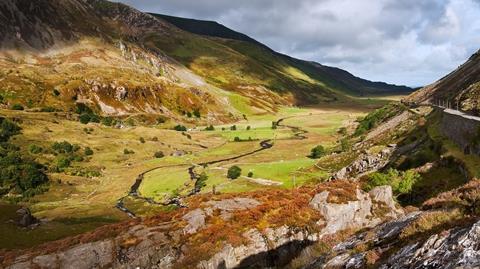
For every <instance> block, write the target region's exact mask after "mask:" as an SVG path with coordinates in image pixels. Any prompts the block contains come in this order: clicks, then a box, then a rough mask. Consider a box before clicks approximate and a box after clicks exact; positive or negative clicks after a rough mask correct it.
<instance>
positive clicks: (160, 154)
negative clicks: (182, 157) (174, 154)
mask: <svg viewBox="0 0 480 269" xmlns="http://www.w3.org/2000/svg"><path fill="white" fill-rule="evenodd" d="M153 156H154V157H155V158H157V159H160V158H163V157H165V154H163V152H162V151H157V152H155V154H154V155H153Z"/></svg>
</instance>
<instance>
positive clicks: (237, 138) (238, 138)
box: [233, 136, 242, 142]
mask: <svg viewBox="0 0 480 269" xmlns="http://www.w3.org/2000/svg"><path fill="white" fill-rule="evenodd" d="M233 141H235V142H242V139H240V137H238V136H235V138H234V139H233Z"/></svg>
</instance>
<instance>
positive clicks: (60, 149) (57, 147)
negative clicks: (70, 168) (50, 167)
mask: <svg viewBox="0 0 480 269" xmlns="http://www.w3.org/2000/svg"><path fill="white" fill-rule="evenodd" d="M77 147H78V146H77ZM52 149H53V150H54V151H55V152H56V153H73V152H74V149H76V147H75V148H74V146H73V145H72V144H70V143H68V142H67V141H63V142H55V143H53V145H52Z"/></svg>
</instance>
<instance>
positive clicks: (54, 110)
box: [40, 106, 58, 112]
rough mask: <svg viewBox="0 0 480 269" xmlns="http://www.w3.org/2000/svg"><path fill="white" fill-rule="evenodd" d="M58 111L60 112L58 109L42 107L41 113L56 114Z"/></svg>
mask: <svg viewBox="0 0 480 269" xmlns="http://www.w3.org/2000/svg"><path fill="white" fill-rule="evenodd" d="M56 111H58V109H56V108H54V107H51V106H47V107H42V108H41V109H40V112H56Z"/></svg>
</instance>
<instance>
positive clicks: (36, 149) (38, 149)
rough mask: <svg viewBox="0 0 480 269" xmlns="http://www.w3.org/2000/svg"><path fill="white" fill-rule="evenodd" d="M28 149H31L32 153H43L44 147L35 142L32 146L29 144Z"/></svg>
mask: <svg viewBox="0 0 480 269" xmlns="http://www.w3.org/2000/svg"><path fill="white" fill-rule="evenodd" d="M28 151H30V153H32V154H39V153H42V151H43V148H42V147H39V146H37V145H35V144H31V145H30V146H28Z"/></svg>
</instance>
